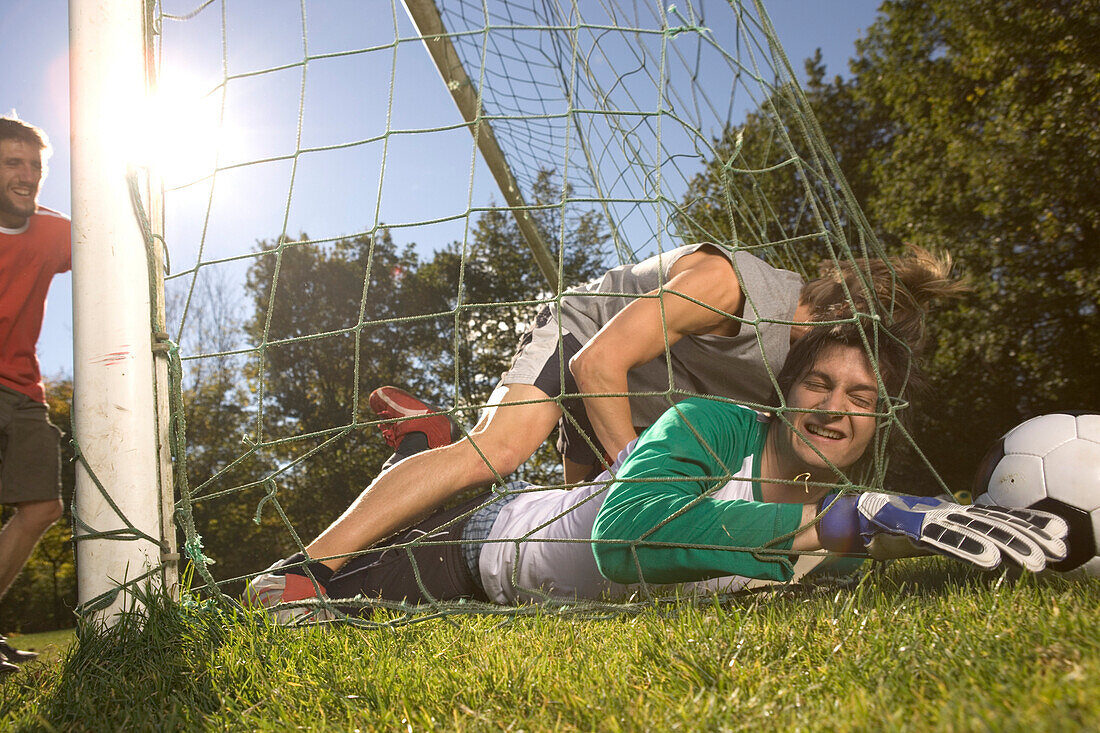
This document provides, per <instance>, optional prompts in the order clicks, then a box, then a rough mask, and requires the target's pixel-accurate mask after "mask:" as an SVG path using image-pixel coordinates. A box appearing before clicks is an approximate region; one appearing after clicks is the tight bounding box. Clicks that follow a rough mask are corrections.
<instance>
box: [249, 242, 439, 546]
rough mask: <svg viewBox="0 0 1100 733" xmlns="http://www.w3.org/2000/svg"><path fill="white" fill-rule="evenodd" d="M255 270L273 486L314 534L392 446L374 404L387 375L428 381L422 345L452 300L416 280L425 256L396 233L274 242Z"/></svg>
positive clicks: (255, 321)
mask: <svg viewBox="0 0 1100 733" xmlns="http://www.w3.org/2000/svg"><path fill="white" fill-rule="evenodd" d="M262 246H263V250H264V254H263V255H262V256H261V257H259V258H258V259H257V260H256V262H255V264H254V265H253V266H252V267H251V269H250V270H249V273H248V286H247V287H248V293H249V296H250V297H251V299H252V302H253V305H254V309H255V310H254V314H253V316H252V318H251V319H250V320H249V322H248V324H247V331H248V333H249V336H250V338H251V339H252V343H253V345H254V347H255V348H256V354H257V355H256V357H255V358H254V359H253V361H252V363H251V365H250V367H249V368H250V371H251V379H252V382H253V389H254V390H255V391H256V393H257V394H258V395H262V402H260V410H258V411H257V412H256V414H255V415H254V416H252V422H253V427H252V430H251V434H252V437H253V440H255V441H257V442H264V443H267V444H269V445H270V448H269V449H268V452H269V453H270V454H271V455H272V456H273V457H274V458H277V460H278V461H279V462H280V468H279V470H278V471H277V472H276V474H275V475H274V476H273V477H272V482H273V483H269V484H268V486H269V487H272V486H273V487H275V488H277V489H278V490H279V493H278V497H279V500H280V501H281V502H282V504H283V506H284V508H285V509H286V511H287V512H288V514H289V515H291V521H292V522H293V524H294V527H295V529H296V531H298V533H299V534H300V536H301V537H302V539H303V540H304V541H307V542H308V540H309V539H310V538H311V537H312V535H314V534H316V533H317V532H319V531H320V530H321V529H323V528H324V527H325V526H326V525H327V524H328V523H329V522H330V521H331V520H332V519H333V518H334V517H335V516H336V515H337V514H338V512H339V511H341V510H342V509H343V508H344V507H345V506H347V505H348V503H350V502H351V500H352V499H353V498H354V497H355V496H357V495H358V494H359V492H360V491H362V489H363V488H364V487H365V486H366V485H367V484H368V483H369V482H370V480H371V479H372V478H373V476H374V475H375V474H376V473H377V471H378V469H379V468H380V466H381V464H382V462H383V461H384V460H385V458H386V457H387V456H388V455H389V453H390V451H389V449H388V448H387V447H386V446H385V445H384V443H382V441H381V440H380V439H379V437H378V435H377V430H376V429H375V428H374V427H371V426H369V425H368V424H369V423H370V422H371V421H372V420H374V419H375V416H374V415H373V413H371V412H370V410H369V407H368V405H367V399H368V397H369V395H370V392H371V390H372V389H374V388H375V387H377V386H379V385H382V384H389V383H395V382H396V383H401V384H405V385H407V386H409V387H412V388H417V387H418V386H422V385H423V384H424V382H423V380H422V379H421V378H420V377H418V376H417V371H418V370H417V369H416V368H415V366H416V365H417V358H418V355H419V353H420V352H419V350H418V348H417V345H418V343H420V342H421V341H422V340H424V339H429V338H433V337H432V336H431V331H432V330H433V324H431V323H430V322H431V320H432V319H428V322H422V321H409V320H405V319H406V318H407V317H408V316H414V315H427V314H430V313H432V312H440V311H441V310H445V309H442V308H440V307H438V306H437V305H436V304H433V303H431V300H432V293H431V292H423V291H420V290H419V289H416V288H409V287H405V286H404V285H403V283H405V282H406V278H409V277H410V276H412V275H414V274H415V272H416V270H417V268H418V267H419V260H418V258H417V256H416V254H415V252H414V251H413V248H412V246H411V245H410V246H408V247H406V248H405V249H404V250H403V251H398V249H397V247H396V246H395V245H394V243H393V240H392V237H391V236H390V235H389V233H388V232H386V231H384V230H383V231H381V232H380V233H379V234H378V235H376V236H374V237H371V236H368V235H360V236H357V237H355V238H352V239H344V240H339V241H337V242H335V243H331V244H315V243H311V242H310V241H309V239H308V237H306V236H304V235H303V236H302V238H301V239H300V240H298V241H293V240H290V239H283V240H281V241H279V242H276V243H274V244H271V243H268V244H263V245H262Z"/></svg>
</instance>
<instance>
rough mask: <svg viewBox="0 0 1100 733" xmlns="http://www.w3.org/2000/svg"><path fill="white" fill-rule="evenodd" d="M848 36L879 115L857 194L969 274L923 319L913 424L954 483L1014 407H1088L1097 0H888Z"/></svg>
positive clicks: (1099, 63) (1099, 136)
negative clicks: (863, 190) (868, 178)
mask: <svg viewBox="0 0 1100 733" xmlns="http://www.w3.org/2000/svg"><path fill="white" fill-rule="evenodd" d="M857 49H858V52H859V55H858V58H857V59H856V60H855V61H854V62H853V71H854V72H855V79H856V83H857V94H858V97H859V99H861V100H862V101H863V102H864V104H866V105H867V107H868V108H869V109H872V110H874V113H875V115H877V116H879V117H884V118H887V119H889V120H890V121H891V125H892V130H891V131H890V133H889V134H888V135H885V136H883V137H882V138H881V139H877V140H869V141H868V148H869V150H871V151H873V154H874V164H873V165H872V166H869V168H871V169H872V170H873V178H874V185H873V189H874V190H875V191H876V192H875V193H874V194H873V195H872V196H871V197H870V202H869V204H870V206H869V208H870V210H871V211H872V212H873V216H874V218H877V219H878V220H879V221H880V222H881V223H882V224H883V225H884V226H886V227H887V228H889V229H891V230H892V231H894V232H895V233H896V234H897V235H898V236H899V237H900V238H904V239H906V240H907V241H913V242H917V243H922V244H933V245H942V246H945V247H947V248H948V249H949V250H950V251H951V252H953V253H954V255H955V256H956V258H957V261H958V262H959V265H960V268H961V270H962V271H963V272H964V273H965V274H967V275H968V276H969V278H970V282H971V284H972V286H973V288H974V292H973V294H972V296H971V297H970V298H969V299H968V300H966V301H965V302H964V303H963V304H962V305H961V306H959V307H956V308H952V309H950V310H947V311H945V312H942V313H940V314H938V315H936V316H935V317H934V318H933V320H932V322H931V323H932V325H933V327H934V330H935V333H936V334H937V336H938V339H937V340H938V342H939V345H940V347H939V349H938V350H937V351H936V353H935V355H934V359H933V361H932V362H931V364H930V371H931V381H932V386H933V390H932V392H931V393H932V394H933V395H935V396H936V397H935V399H934V401H930V403H929V404H928V408H929V409H926V410H925V411H924V415H925V418H924V419H923V420H922V421H921V423H922V424H921V434H922V435H923V436H924V438H925V439H924V441H923V443H922V444H923V445H924V446H925V450H926V452H927V453H928V454H929V455H930V456H931V457H932V458H933V460H934V462H935V464H936V465H937V466H938V467H940V469H941V471H943V473H944V476H945V478H947V479H948V483H949V484H950V485H952V486H953V487H961V486H965V485H966V484H967V482H968V479H969V476H971V475H972V472H973V468H974V465H975V464H976V462H977V460H978V459H979V458H980V456H981V454H982V452H983V451H984V446H986V445H988V444H990V443H992V441H993V440H994V439H995V438H996V437H997V436H998V435H999V434H1001V433H1002V432H1004V431H1005V430H1006V429H1007V428H1009V427H1011V426H1012V425H1013V424H1015V423H1017V422H1019V421H1020V420H1022V419H1023V418H1025V417H1028V416H1031V415H1033V414H1038V413H1042V412H1047V411H1051V410H1055V409H1065V408H1078V409H1091V410H1097V409H1100V380H1097V379H1096V378H1095V376H1094V374H1093V371H1094V368H1095V364H1096V363H1097V360H1098V358H1100V309H1098V304H1100V188H1098V187H1097V186H1096V184H1095V178H1096V171H1097V170H1100V119H1098V117H1097V115H1096V110H1097V108H1098V107H1100V2H1097V1H1096V0H1082V1H1080V2H1078V1H1076V0H1075V1H1074V2H1058V1H1050V0H1048V1H1047V2H1039V3H1036V2H1025V1H1023V0H967V1H966V2H960V1H958V0H899V1H897V2H886V3H884V4H883V6H882V9H881V11H880V17H879V19H878V21H877V22H876V23H875V24H874V25H873V26H872V27H871V29H870V30H869V31H868V35H867V37H866V38H865V39H864V40H862V41H860V42H859V43H858V44H857Z"/></svg>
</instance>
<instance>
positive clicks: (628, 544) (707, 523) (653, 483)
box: [592, 398, 802, 583]
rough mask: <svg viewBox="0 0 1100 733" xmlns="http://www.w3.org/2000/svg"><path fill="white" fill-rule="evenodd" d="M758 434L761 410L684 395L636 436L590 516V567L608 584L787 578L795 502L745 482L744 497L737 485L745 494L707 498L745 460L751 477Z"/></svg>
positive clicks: (797, 520)
mask: <svg viewBox="0 0 1100 733" xmlns="http://www.w3.org/2000/svg"><path fill="white" fill-rule="evenodd" d="M767 434H768V422H767V417H766V416H764V415H762V414H761V413H758V412H756V411H754V410H750V409H748V408H744V407H740V406H738V405H733V404H730V403H724V402H716V401H713V400H705V399H699V398H692V399H688V400H684V401H683V402H679V403H677V404H676V405H675V406H674V407H672V408H671V409H669V410H668V411H667V412H665V413H664V415H662V416H661V418H660V419H659V420H658V421H657V422H656V423H654V424H653V426H652V427H650V428H649V429H648V430H646V432H645V433H644V434H643V435H642V437H641V438H640V439H639V440H638V444H637V447H635V449H634V452H633V453H631V454H630V457H629V458H628V459H627V460H626V462H625V463H624V464H623V466H622V468H621V469H620V470H619V472H618V473H617V475H616V481H615V483H613V484H612V486H611V489H610V492H609V494H608V496H607V499H606V501H604V504H603V506H602V507H601V508H600V511H599V514H598V515H597V517H596V523H595V526H594V528H593V533H592V539H593V540H594V542H593V545H592V547H593V552H594V553H595V555H596V564H597V566H598V567H599V570H600V572H601V573H602V574H603V575H604V576H605V577H606V578H608V579H610V580H613V581H615V582H618V583H637V582H642V581H644V582H646V583H679V582H685V581H694V580H706V579H708V578H714V577H718V576H723V575H741V576H745V577H750V578H760V579H766V580H789V579H790V577H791V565H790V560H789V558H788V556H787V552H786V551H789V550H790V548H791V543H792V542H793V539H794V537H793V533H794V531H795V530H797V529H798V527H799V526H800V525H801V522H802V506H801V505H800V504H774V503H768V502H764V501H761V495H760V486H759V484H758V483H757V482H756V481H755V480H754V481H752V486H751V494H750V493H749V491H744V492H741V493H742V495H743V496H751V497H752V498H751V499H718V498H714V496H713V494H714V493H715V492H716V491H717V490H718V489H720V488H722V487H723V486H725V485H726V484H727V482H729V481H730V479H731V477H733V476H735V475H736V474H738V473H739V472H741V470H742V467H743V466H745V465H746V462H751V465H752V471H751V474H750V475H751V476H753V477H759V476H760V470H759V469H760V456H761V454H762V453H763V449H764V440H765V438H766V437H767ZM742 475H745V474H744V473H742ZM746 488H747V487H746ZM779 538H782V539H779Z"/></svg>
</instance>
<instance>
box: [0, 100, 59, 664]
mask: <svg viewBox="0 0 1100 733" xmlns="http://www.w3.org/2000/svg"><path fill="white" fill-rule="evenodd" d="M49 154H50V146H49V142H48V141H47V139H46V135H45V133H43V132H42V131H41V130H39V129H38V128H37V127H35V126H33V125H29V124H27V123H25V122H23V121H21V120H19V119H16V118H14V117H0V503H2V504H8V505H11V506H13V507H14V508H15V512H14V514H13V515H12V517H11V519H9V520H8V522H7V523H6V524H5V525H4V526H3V529H0V598H2V597H3V595H4V593H6V592H7V590H8V588H9V587H10V586H11V583H12V581H13V580H15V576H16V575H18V574H19V571H20V570H22V569H23V566H24V565H25V564H26V562H27V558H29V557H30V554H31V551H32V550H33V549H34V546H35V545H36V544H37V543H38V540H39V539H40V538H41V537H42V535H43V533H45V531H46V530H47V529H48V528H49V527H50V525H52V524H53V523H54V522H56V521H57V519H58V518H59V517H60V516H61V512H62V509H63V507H62V504H61V482H60V455H59V451H58V448H59V437H60V433H59V431H58V430H57V428H56V427H54V426H53V425H52V424H51V423H50V421H49V417H48V412H47V409H46V404H45V403H46V393H45V389H44V388H43V385H42V376H41V374H40V373H39V367H38V355H37V353H36V345H37V343H38V334H39V332H40V331H41V330H42V317H43V315H44V314H45V311H46V293H47V292H48V291H49V289H50V281H51V280H53V276H54V275H55V274H57V273H59V272H65V271H67V270H69V268H70V267H71V266H72V265H71V249H72V248H71V244H70V231H69V219H68V217H66V216H65V215H64V214H59V213H58V212H56V211H51V210H50V209H47V208H45V207H42V206H39V205H38V188H39V185H40V184H41V183H42V178H43V177H44V175H45V161H46V159H47V158H48V157H49ZM34 656H36V655H35V654H34V653H33V652H23V651H20V650H18V649H13V648H11V646H9V645H8V643H7V640H6V639H4V638H3V637H2V636H0V675H3V674H7V673H10V672H13V671H15V669H16V668H15V665H14V664H13V662H22V661H26V660H27V659H31V658H33V657H34Z"/></svg>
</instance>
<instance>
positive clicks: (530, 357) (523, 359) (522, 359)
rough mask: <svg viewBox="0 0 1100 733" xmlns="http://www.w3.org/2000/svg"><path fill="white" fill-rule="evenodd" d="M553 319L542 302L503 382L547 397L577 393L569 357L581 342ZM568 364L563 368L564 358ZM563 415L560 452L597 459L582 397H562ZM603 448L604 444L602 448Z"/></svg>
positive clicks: (590, 460)
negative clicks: (559, 327)
mask: <svg viewBox="0 0 1100 733" xmlns="http://www.w3.org/2000/svg"><path fill="white" fill-rule="evenodd" d="M560 335H561V342H560V345H559V342H558V336H559V331H558V327H557V324H556V323H554V322H553V318H552V314H551V311H550V307H549V306H543V307H542V309H541V310H539V312H538V315H537V316H536V317H535V320H534V322H533V323H532V324H531V325H530V326H529V327H528V329H527V332H526V333H524V334H523V337H522V338H521V339H520V342H519V346H518V347H517V348H516V354H515V356H513V357H512V366H511V367H510V368H509V369H508V371H507V372H505V373H504V375H503V376H502V377H501V380H500V381H501V384H530V385H532V386H535V387H538V388H539V389H541V390H542V391H543V392H545V393H546V395H547V396H548V397H555V398H556V397H560V396H561V395H563V394H566V395H568V394H577V393H578V392H579V390H578V389H577V380H576V379H574V378H573V373H572V372H571V371H569V360H570V359H572V358H573V355H574V354H576V353H577V352H578V351H580V350H581V347H582V344H581V342H580V341H579V340H578V339H577V337H576V336H574V335H573V334H571V333H569V332H567V331H565V332H560ZM563 360H564V362H565V368H564V369H562V361H563ZM561 408H562V412H563V413H564V415H563V416H562V418H561V420H560V421H559V422H558V446H557V447H558V452H560V453H561V454H562V456H564V457H566V458H568V459H569V460H571V461H574V462H576V463H580V464H584V465H594V464H596V463H598V460H597V455H598V454H597V452H596V451H595V450H593V449H592V446H590V445H589V443H588V440H585V437H584V436H585V435H587V436H588V437H589V439H590V440H591V441H592V444H593V445H595V446H597V447H599V443H598V442H597V440H596V434H595V431H594V430H593V429H592V422H591V421H590V420H589V419H588V413H587V412H586V411H585V409H584V400H583V399H581V398H579V397H571V398H565V399H562V400H561ZM600 451H601V452H602V448H601V449H600Z"/></svg>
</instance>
